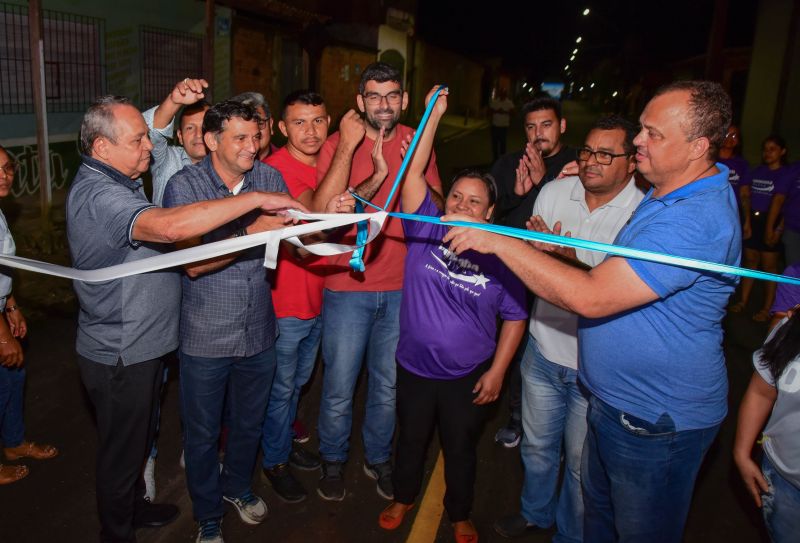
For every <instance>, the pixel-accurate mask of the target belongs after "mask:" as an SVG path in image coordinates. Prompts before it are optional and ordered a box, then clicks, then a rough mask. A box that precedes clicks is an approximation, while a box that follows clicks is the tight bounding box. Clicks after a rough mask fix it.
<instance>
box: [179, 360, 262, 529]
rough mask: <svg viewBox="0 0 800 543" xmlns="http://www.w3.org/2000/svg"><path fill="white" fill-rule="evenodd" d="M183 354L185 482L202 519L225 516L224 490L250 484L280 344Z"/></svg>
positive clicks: (230, 492) (234, 491) (238, 491)
mask: <svg viewBox="0 0 800 543" xmlns="http://www.w3.org/2000/svg"><path fill="white" fill-rule="evenodd" d="M179 356H180V362H181V378H180V384H181V406H182V408H183V425H184V429H183V446H184V451H185V459H186V485H187V486H188V487H189V495H190V496H191V497H192V507H193V510H194V517H195V520H197V522H202V521H204V520H209V519H217V518H222V514H223V512H224V508H223V502H222V496H223V495H225V496H232V497H240V496H242V495H244V494H245V493H246V492H247V491H249V490H250V485H251V480H252V478H253V469H254V468H255V463H256V454H257V453H258V446H259V444H260V443H261V428H262V425H263V424H264V414H265V413H266V409H267V398H269V392H270V388H271V387H272V379H273V378H274V377H275V364H276V357H275V347H274V346H273V347H270V348H269V349H267V350H265V351H263V352H261V353H259V354H257V355H253V356H250V357H232V358H201V357H197V356H190V355H187V354H185V353H183V352H181V353H180V355H179ZM226 391H227V395H226ZM226 402H227V407H228V412H229V414H230V420H229V421H228V424H229V426H228V442H227V447H226V452H225V462H224V464H223V468H222V473H221V474H220V472H219V460H218V457H217V443H218V441H219V435H220V430H221V426H222V414H223V409H224V407H225V404H226Z"/></svg>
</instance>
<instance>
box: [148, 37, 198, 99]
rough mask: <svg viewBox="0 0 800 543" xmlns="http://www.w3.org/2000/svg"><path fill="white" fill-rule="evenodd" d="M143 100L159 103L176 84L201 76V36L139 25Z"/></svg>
mask: <svg viewBox="0 0 800 543" xmlns="http://www.w3.org/2000/svg"><path fill="white" fill-rule="evenodd" d="M139 44H140V51H141V55H142V57H141V62H142V101H143V104H144V106H145V107H149V106H150V105H152V104H158V103H160V102H161V101H162V100H163V99H164V97H165V96H166V95H167V94H169V92H170V91H171V90H172V88H173V87H174V86H175V83H177V82H178V81H180V80H182V79H183V78H185V77H202V76H203V37H202V36H201V35H197V34H189V33H186V32H177V31H174V30H166V29H163V28H153V27H141V29H140V32H139Z"/></svg>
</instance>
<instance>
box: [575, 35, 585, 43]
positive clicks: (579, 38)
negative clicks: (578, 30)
mask: <svg viewBox="0 0 800 543" xmlns="http://www.w3.org/2000/svg"><path fill="white" fill-rule="evenodd" d="M582 39H583V38H581V37H580V36H578V39H577V40H575V43H580V42H581V40H582Z"/></svg>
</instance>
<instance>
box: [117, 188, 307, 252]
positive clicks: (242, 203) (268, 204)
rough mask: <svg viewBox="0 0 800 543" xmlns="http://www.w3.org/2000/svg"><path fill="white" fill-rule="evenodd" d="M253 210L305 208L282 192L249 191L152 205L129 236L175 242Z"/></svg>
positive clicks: (271, 210) (137, 221)
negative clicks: (215, 198)
mask: <svg viewBox="0 0 800 543" xmlns="http://www.w3.org/2000/svg"><path fill="white" fill-rule="evenodd" d="M254 209H262V210H264V211H267V212H271V213H276V212H280V211H284V210H287V209H299V210H301V211H308V209H307V208H306V207H305V206H304V205H302V204H301V203H300V202H298V201H297V200H294V199H293V198H292V197H291V196H289V195H288V194H286V193H283V192H248V193H246V194H239V195H237V196H232V197H231V198H223V199H220V200H206V201H203V202H196V203H193V204H188V205H184V206H178V207H171V208H160V207H151V208H149V209H146V210H145V211H143V212H142V213H141V214H140V215H139V216H138V217H137V218H136V221H135V222H134V224H133V233H132V237H133V239H135V240H139V241H154V242H159V243H175V242H178V241H182V240H185V239H191V238H196V237H199V236H201V235H203V234H205V233H206V232H209V231H211V230H213V229H215V228H218V227H220V226H222V225H223V224H226V223H229V222H230V221H232V220H234V219H236V218H237V217H240V216H242V215H244V214H245V213H247V212H248V211H252V210H254Z"/></svg>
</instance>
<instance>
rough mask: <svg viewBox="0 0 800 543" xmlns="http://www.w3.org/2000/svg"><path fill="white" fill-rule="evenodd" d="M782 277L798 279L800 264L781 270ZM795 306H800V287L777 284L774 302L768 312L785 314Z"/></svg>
mask: <svg viewBox="0 0 800 543" xmlns="http://www.w3.org/2000/svg"><path fill="white" fill-rule="evenodd" d="M783 275H788V276H789V277H800V263H797V264H792V265H791V266H789V267H788V268H786V269H785V270H783ZM797 304H800V286H797V285H789V284H787V283H778V288H777V290H776V291H775V301H774V302H773V303H772V307H771V308H770V310H769V311H770V313H786V312H787V311H789V310H790V309H791V308H793V307H794V306H796V305H797Z"/></svg>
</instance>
